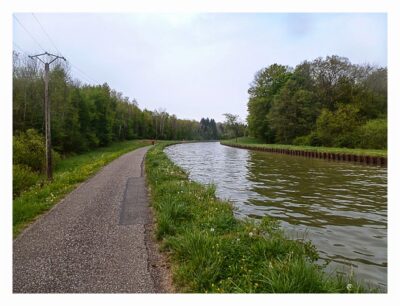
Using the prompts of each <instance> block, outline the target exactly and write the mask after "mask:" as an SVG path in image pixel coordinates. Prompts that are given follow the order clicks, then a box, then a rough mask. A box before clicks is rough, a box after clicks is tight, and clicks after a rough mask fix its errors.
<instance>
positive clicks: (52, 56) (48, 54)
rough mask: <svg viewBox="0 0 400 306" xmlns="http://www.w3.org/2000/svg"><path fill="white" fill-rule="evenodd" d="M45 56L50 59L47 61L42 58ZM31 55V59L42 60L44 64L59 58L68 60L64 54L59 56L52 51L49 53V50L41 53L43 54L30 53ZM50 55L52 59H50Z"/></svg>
mask: <svg viewBox="0 0 400 306" xmlns="http://www.w3.org/2000/svg"><path fill="white" fill-rule="evenodd" d="M43 56H46V57H47V60H48V61H45V60H42V58H41V57H43ZM29 57H30V58H31V59H35V58H36V59H38V60H39V61H41V62H42V63H43V64H46V63H47V64H51V63H52V62H54V61H55V60H57V59H62V60H64V61H67V60H66V59H65V57H64V56H59V55H55V54H51V53H49V52H44V53H41V54H36V55H29ZM49 57H50V60H49V59H48V58H49Z"/></svg>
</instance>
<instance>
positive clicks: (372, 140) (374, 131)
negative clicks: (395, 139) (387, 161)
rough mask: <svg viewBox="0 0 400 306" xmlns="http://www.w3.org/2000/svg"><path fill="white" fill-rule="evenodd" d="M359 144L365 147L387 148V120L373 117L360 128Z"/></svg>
mask: <svg viewBox="0 0 400 306" xmlns="http://www.w3.org/2000/svg"><path fill="white" fill-rule="evenodd" d="M357 135H358V146H359V147H360V148H363V149H386V148H387V120H386V119H373V120H369V121H367V122H366V123H365V124H364V125H362V126H361V127H360V128H359V129H358V133H357Z"/></svg>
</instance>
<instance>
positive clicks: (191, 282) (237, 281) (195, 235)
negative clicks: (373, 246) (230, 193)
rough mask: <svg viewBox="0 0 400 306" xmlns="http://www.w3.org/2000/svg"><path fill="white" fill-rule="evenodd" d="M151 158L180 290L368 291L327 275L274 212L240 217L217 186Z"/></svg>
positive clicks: (161, 231) (166, 245)
mask: <svg viewBox="0 0 400 306" xmlns="http://www.w3.org/2000/svg"><path fill="white" fill-rule="evenodd" d="M165 145H166V144H160V145H157V146H155V147H154V148H152V149H151V150H150V151H149V152H148V153H147V157H146V172H147V180H148V185H149V188H150V190H151V203H152V205H153V207H154V210H155V213H156V220H157V226H156V236H157V239H159V240H160V241H161V246H162V250H164V251H165V252H167V253H168V254H169V255H170V260H171V263H172V270H173V279H174V283H175V286H176V287H177V290H178V291H180V292H281V293H282V292H340V293H347V292H365V291H369V290H370V289H368V288H366V287H364V286H361V285H359V284H358V283H357V282H355V280H354V279H353V278H352V277H343V276H336V275H333V276H332V275H330V276H328V275H326V274H325V273H324V272H323V269H322V267H321V266H320V265H317V264H316V260H317V259H318V253H317V251H316V249H315V247H314V246H313V245H312V244H311V243H310V242H306V241H303V240H291V239H288V238H287V237H286V236H285V234H284V232H283V231H282V230H281V229H280V227H279V225H278V223H277V222H276V221H274V220H273V219H270V218H264V219H262V220H261V221H260V222H256V221H251V220H244V221H243V220H242V221H241V220H238V219H236V218H235V217H234V215H233V211H232V206H231V205H230V203H228V202H224V201H221V200H219V199H217V198H216V196H215V188H214V187H213V186H203V185H200V184H198V183H195V182H192V181H190V180H189V179H188V176H187V174H186V173H185V172H183V171H182V170H181V169H180V168H179V167H177V166H175V165H174V164H173V163H172V162H171V161H170V160H169V159H168V157H167V156H166V155H165V154H164V152H163V148H164V147H165Z"/></svg>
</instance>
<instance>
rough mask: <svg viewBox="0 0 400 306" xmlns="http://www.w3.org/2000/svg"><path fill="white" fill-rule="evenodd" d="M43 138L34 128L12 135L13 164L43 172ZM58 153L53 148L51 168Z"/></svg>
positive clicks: (57, 158)
mask: <svg viewBox="0 0 400 306" xmlns="http://www.w3.org/2000/svg"><path fill="white" fill-rule="evenodd" d="M45 154H46V147H45V139H44V137H43V136H42V135H40V134H39V133H38V132H37V131H36V130H34V129H29V130H27V131H26V132H21V133H19V134H18V135H16V136H14V137H13V164H14V165H25V166H28V167H29V168H30V169H31V170H32V171H37V172H44V169H45V161H46V157H45ZM59 160H60V155H59V154H58V153H57V152H55V151H54V150H53V168H54V167H55V165H56V163H57V162H58V161H59Z"/></svg>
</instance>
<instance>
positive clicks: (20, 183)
mask: <svg viewBox="0 0 400 306" xmlns="http://www.w3.org/2000/svg"><path fill="white" fill-rule="evenodd" d="M39 179H40V176H39V174H37V173H35V172H33V171H32V170H31V169H30V168H29V167H28V166H26V165H13V197H14V198H15V197H17V196H19V195H20V194H21V193H22V192H24V191H25V190H27V189H28V188H29V187H31V186H33V185H35V184H36V183H37V182H38V181H39Z"/></svg>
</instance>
